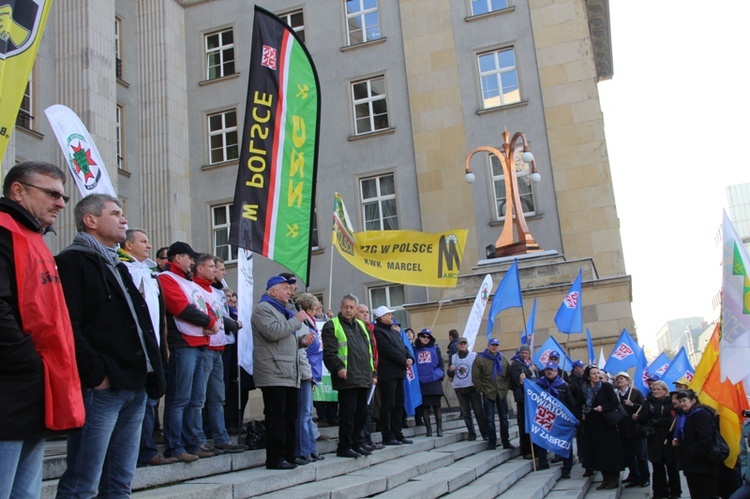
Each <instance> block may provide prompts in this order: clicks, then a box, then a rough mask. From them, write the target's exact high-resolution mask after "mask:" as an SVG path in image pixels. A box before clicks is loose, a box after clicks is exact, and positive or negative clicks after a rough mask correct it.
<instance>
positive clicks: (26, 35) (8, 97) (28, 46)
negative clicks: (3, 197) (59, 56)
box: [0, 0, 52, 159]
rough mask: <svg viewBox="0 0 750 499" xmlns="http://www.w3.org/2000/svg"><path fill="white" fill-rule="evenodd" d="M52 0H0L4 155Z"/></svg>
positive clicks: (0, 110) (0, 107)
mask: <svg viewBox="0 0 750 499" xmlns="http://www.w3.org/2000/svg"><path fill="white" fill-rule="evenodd" d="M51 6H52V0H0V159H2V157H3V155H4V154H5V150H6V149H7V148H8V142H9V140H10V134H11V132H12V131H13V128H14V127H15V121H16V116H17V115H18V108H19V107H20V106H21V101H22V100H23V92H24V90H26V84H27V83H28V81H29V73H31V68H32V67H33V66H34V59H36V53H37V50H38V49H39V42H40V41H41V39H42V33H43V32H44V27H45V25H46V24H47V16H48V14H49V9H50V7H51Z"/></svg>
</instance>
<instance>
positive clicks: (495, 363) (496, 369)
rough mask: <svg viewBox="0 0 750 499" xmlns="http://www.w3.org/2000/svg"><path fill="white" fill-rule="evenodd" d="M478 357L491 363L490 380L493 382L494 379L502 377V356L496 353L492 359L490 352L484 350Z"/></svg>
mask: <svg viewBox="0 0 750 499" xmlns="http://www.w3.org/2000/svg"><path fill="white" fill-rule="evenodd" d="M479 356H480V357H484V358H485V359H489V360H491V361H492V380H493V381H494V380H495V377H497V376H502V375H503V356H502V355H500V354H499V353H498V354H497V355H496V356H494V357H493V356H492V355H491V354H490V351H489V350H488V349H486V348H485V349H484V352H482V353H480V354H479Z"/></svg>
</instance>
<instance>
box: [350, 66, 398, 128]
mask: <svg viewBox="0 0 750 499" xmlns="http://www.w3.org/2000/svg"><path fill="white" fill-rule="evenodd" d="M378 80H382V85H383V93H382V94H381V95H376V96H373V94H372V87H373V82H375V81H378ZM363 83H364V84H366V88H367V96H366V97H363V98H361V99H357V97H356V94H355V87H356V86H357V85H361V84H363ZM349 86H350V92H351V98H352V119H353V120H354V135H355V136H363V135H369V134H372V133H377V132H382V131H383V130H388V129H390V128H391V122H390V116H389V114H388V89H387V87H386V80H385V74H380V75H376V76H372V77H369V78H363V79H358V80H356V81H352V82H351V83H350V85H349ZM380 101H384V103H385V112H384V113H381V114H380V115H376V113H375V110H374V109H373V104H374V103H375V102H380ZM365 104H366V105H367V110H368V114H367V118H368V123H369V130H367V131H362V132H360V131H359V127H358V123H359V119H358V118H357V106H362V105H365ZM383 115H384V116H385V120H386V126H384V127H381V128H376V125H375V120H376V118H380V117H381V116H383Z"/></svg>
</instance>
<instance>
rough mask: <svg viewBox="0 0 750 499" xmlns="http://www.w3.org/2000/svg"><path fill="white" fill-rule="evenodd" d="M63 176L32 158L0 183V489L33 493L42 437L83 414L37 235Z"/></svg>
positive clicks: (69, 336)
mask: <svg viewBox="0 0 750 499" xmlns="http://www.w3.org/2000/svg"><path fill="white" fill-rule="evenodd" d="M64 184H65V173H63V171H62V170H60V169H59V168H58V167H56V166H54V165H51V164H49V163H42V162H32V161H25V162H23V163H19V164H17V165H15V166H14V167H13V168H11V169H10V170H9V171H8V174H7V175H6V177H5V183H4V184H3V198H2V199H0V366H2V367H0V400H2V404H0V421H2V425H0V497H39V496H40V495H41V493H42V492H41V489H42V459H43V457H44V437H45V436H49V435H52V434H54V432H53V430H64V429H68V428H77V427H80V426H81V425H82V424H83V420H84V410H83V400H82V398H81V385H80V383H79V380H78V369H77V366H76V362H75V347H74V344H73V330H72V328H71V325H70V318H69V317H68V308H67V305H66V304H65V297H64V296H63V290H62V287H61V285H60V278H59V276H58V273H57V268H56V266H55V261H54V259H53V257H52V254H51V253H50V251H49V249H48V248H47V245H46V244H45V243H44V239H43V237H42V234H44V233H46V232H48V231H52V224H54V223H55V220H56V219H57V216H58V215H59V214H60V212H61V211H62V210H63V208H65V203H66V201H67V200H68V197H67V196H65V191H64V189H63V186H64ZM38 276H41V277H42V278H41V279H39V278H38ZM45 370H46V372H47V375H48V377H47V379H46V380H45ZM45 399H46V402H45ZM45 403H47V404H48V407H47V410H46V411H45Z"/></svg>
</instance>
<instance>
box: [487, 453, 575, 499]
mask: <svg viewBox="0 0 750 499" xmlns="http://www.w3.org/2000/svg"><path fill="white" fill-rule="evenodd" d="M526 462H527V463H528V464H529V468H530V469H531V461H526ZM560 473H561V470H560V466H553V467H551V468H550V469H547V470H539V471H531V472H530V473H528V474H526V475H525V476H523V477H522V478H521V479H520V480H518V481H517V482H516V483H514V484H513V486H512V487H510V488H509V489H507V490H506V491H505V492H503V493H502V494H498V496H497V497H507V498H514V499H518V498H521V497H523V498H524V499H543V498H544V497H545V496H546V495H547V494H548V493H549V492H550V491H551V490H552V488H553V487H554V486H555V484H556V483H557V480H558V478H560Z"/></svg>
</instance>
